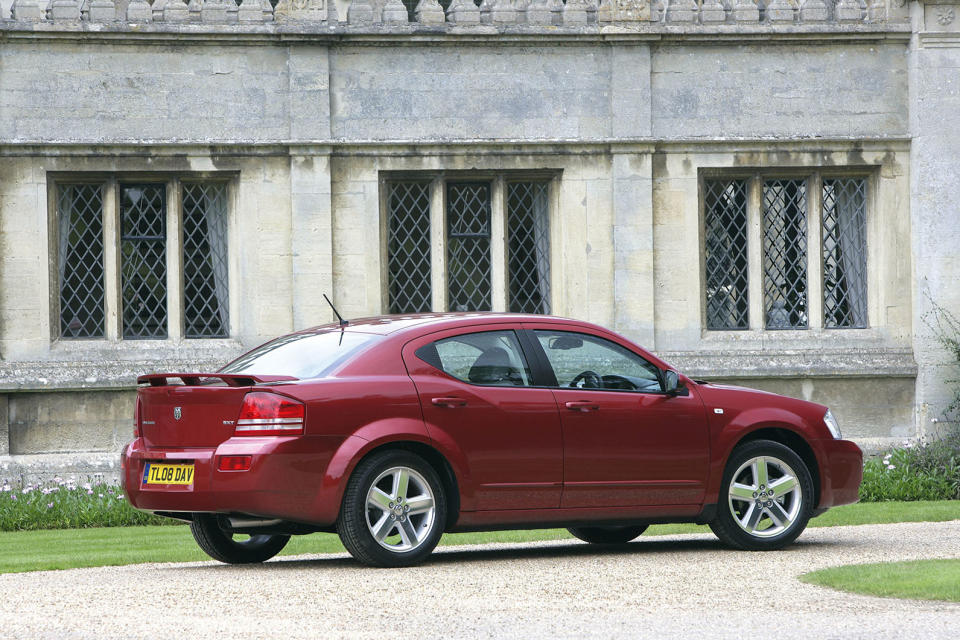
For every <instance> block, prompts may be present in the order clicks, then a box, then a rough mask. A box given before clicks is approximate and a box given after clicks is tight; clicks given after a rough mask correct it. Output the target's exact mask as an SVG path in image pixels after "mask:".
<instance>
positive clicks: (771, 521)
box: [710, 440, 813, 551]
mask: <svg viewBox="0 0 960 640" xmlns="http://www.w3.org/2000/svg"><path fill="white" fill-rule="evenodd" d="M812 510H813V480H812V479H811V477H810V471H809V470H808V469H807V465H806V464H805V463H804V462H803V460H801V459H800V456H798V455H797V454H796V453H794V452H793V450H792V449H790V448H788V447H786V446H784V445H782V444H780V443H779V442H773V441H771V440H754V441H753V442H748V443H746V444H744V445H741V446H739V447H737V448H736V449H734V451H733V454H732V455H731V456H730V459H729V461H728V462H727V466H726V469H725V470H724V472H723V482H722V484H721V487H720V500H719V504H718V505H717V516H716V518H715V519H714V520H713V522H711V523H710V528H711V529H713V532H714V533H715V534H716V535H717V537H718V538H720V540H721V541H722V542H723V543H725V544H727V545H729V546H731V547H735V548H737V549H745V550H749V551H768V550H773V549H782V548H783V547H785V546H787V545H788V544H790V543H791V542H793V541H794V540H796V539H797V536H799V535H800V534H801V533H802V532H803V530H804V529H805V528H806V526H807V522H808V521H809V520H810V515H811V512H812Z"/></svg>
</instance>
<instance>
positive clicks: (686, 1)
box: [667, 0, 698, 22]
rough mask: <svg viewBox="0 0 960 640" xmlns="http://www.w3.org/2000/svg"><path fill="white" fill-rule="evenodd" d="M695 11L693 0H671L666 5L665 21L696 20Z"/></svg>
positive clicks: (695, 6)
mask: <svg viewBox="0 0 960 640" xmlns="http://www.w3.org/2000/svg"><path fill="white" fill-rule="evenodd" d="M697 13H698V7H697V3H696V2H694V0H671V2H670V4H669V5H667V22H696V21H697Z"/></svg>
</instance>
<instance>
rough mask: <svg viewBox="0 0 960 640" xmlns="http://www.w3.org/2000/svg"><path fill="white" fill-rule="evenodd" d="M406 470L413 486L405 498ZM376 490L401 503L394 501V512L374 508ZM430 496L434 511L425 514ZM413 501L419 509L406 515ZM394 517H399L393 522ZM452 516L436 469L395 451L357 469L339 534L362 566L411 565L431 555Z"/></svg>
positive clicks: (374, 457) (342, 511) (349, 484)
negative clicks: (377, 534) (403, 478)
mask: <svg viewBox="0 0 960 640" xmlns="http://www.w3.org/2000/svg"><path fill="white" fill-rule="evenodd" d="M402 470H406V473H407V481H406V482H407V484H404V485H403V487H404V491H403V493H402V494H401V493H400V492H399V491H398V490H396V487H397V486H398V485H399V484H400V480H399V479H398V478H399V475H398V474H402V473H403V471H402ZM411 487H412V488H411ZM375 488H376V489H379V490H380V493H382V494H384V495H386V496H389V498H388V499H390V500H397V502H392V501H391V502H390V503H389V505H390V507H389V508H387V506H386V505H380V506H377V507H374V506H371V505H370V504H369V503H368V496H371V495H373V492H374V489H375ZM410 491H412V492H415V493H414V495H410V493H409V492H410ZM428 497H429V499H430V500H431V501H432V512H429V511H422V512H421V511H419V510H420V509H425V508H426V507H424V506H423V505H426V504H427V502H426V498H428ZM398 499H399V500H398ZM408 499H410V500H411V501H413V502H412V503H419V506H417V507H415V508H414V509H413V510H412V511H407V512H404V511H403V509H404V507H409V506H410V505H409V504H407V500H408ZM391 516H395V517H394V518H393V519H392V520H388V518H390V517H391ZM446 517H447V500H446V495H445V494H444V489H443V483H442V482H441V481H440V476H439V475H438V474H437V472H436V470H435V469H434V468H433V467H431V466H430V464H428V463H427V462H426V461H425V460H424V459H423V458H421V457H420V456H418V455H416V454H413V453H410V452H408V451H402V450H396V449H394V450H388V451H382V452H380V453H375V454H373V455H371V456H370V457H369V458H367V459H365V460H363V461H362V462H360V464H358V465H357V468H356V469H355V470H354V471H353V474H352V475H351V476H350V480H349V481H348V482H347V489H346V491H345V493H344V496H343V504H342V505H341V507H340V517H339V518H338V519H337V533H338V534H339V535H340V540H341V541H342V542H343V546H344V547H346V548H347V551H349V552H350V555H352V556H353V557H354V558H356V559H357V561H359V562H361V563H362V564H365V565H368V566H371V567H406V566H410V565H413V564H417V563H418V562H421V561H422V560H423V559H424V558H426V557H427V556H428V555H430V553H431V552H432V551H433V549H434V547H436V546H437V543H438V542H440V536H441V535H443V530H444V527H445V524H446ZM401 520H402V522H401ZM381 523H382V525H381ZM377 525H381V526H380V527H378V526H377ZM401 526H403V528H404V529H403V532H401V528H400V527H401ZM374 530H377V531H378V532H380V533H381V534H383V535H382V542H381V541H378V540H377V538H376V537H375V535H374Z"/></svg>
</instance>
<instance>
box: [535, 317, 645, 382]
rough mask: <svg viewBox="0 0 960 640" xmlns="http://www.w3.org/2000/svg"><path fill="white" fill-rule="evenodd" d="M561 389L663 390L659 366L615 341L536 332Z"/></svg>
mask: <svg viewBox="0 0 960 640" xmlns="http://www.w3.org/2000/svg"><path fill="white" fill-rule="evenodd" d="M534 333H535V334H536V336H537V339H538V340H539V341H540V346H542V347H543V350H544V352H545V353H546V354H547V360H548V361H549V362H550V366H551V368H552V369H553V373H554V375H556V377H557V384H558V385H559V386H561V387H574V388H579V389H602V390H609V391H661V389H662V388H661V386H660V376H659V370H658V369H657V367H655V366H654V365H652V364H651V363H649V362H647V361H646V360H645V359H644V358H642V357H640V356H638V355H637V354H635V353H633V352H632V351H630V350H629V349H626V348H624V347H622V346H620V345H618V344H616V343H615V342H611V341H609V340H604V339H603V338H598V337H596V336H591V335H589V334H585V333H574V332H570V331H535V332H534Z"/></svg>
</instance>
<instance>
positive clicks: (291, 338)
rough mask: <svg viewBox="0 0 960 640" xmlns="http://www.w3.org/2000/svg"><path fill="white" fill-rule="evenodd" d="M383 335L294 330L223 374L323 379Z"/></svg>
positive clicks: (229, 367) (241, 360) (241, 359)
mask: <svg viewBox="0 0 960 640" xmlns="http://www.w3.org/2000/svg"><path fill="white" fill-rule="evenodd" d="M380 339H382V336H378V335H371V334H368V333H353V332H347V331H336V330H334V331H326V332H324V333H294V334H290V335H287V336H282V337H280V338H277V339H276V340H272V341H270V342H268V343H266V344H265V345H263V346H261V347H257V348H256V349H254V350H253V351H251V352H250V353H247V354H244V355H242V356H240V357H239V358H237V359H236V360H234V361H233V362H231V363H230V364H228V365H227V366H225V367H224V368H223V369H221V370H220V373H247V374H250V375H264V376H293V377H294V378H299V379H301V380H303V379H304V378H320V377H323V376H325V375H327V374H328V373H330V372H331V371H332V370H333V369H334V368H335V367H336V366H337V365H339V364H341V363H343V362H345V361H346V360H347V359H348V358H349V357H350V356H352V355H353V354H355V353H356V352H358V351H360V350H361V349H362V348H363V347H365V346H367V345H369V344H371V343H373V342H375V341H377V340H380Z"/></svg>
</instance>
